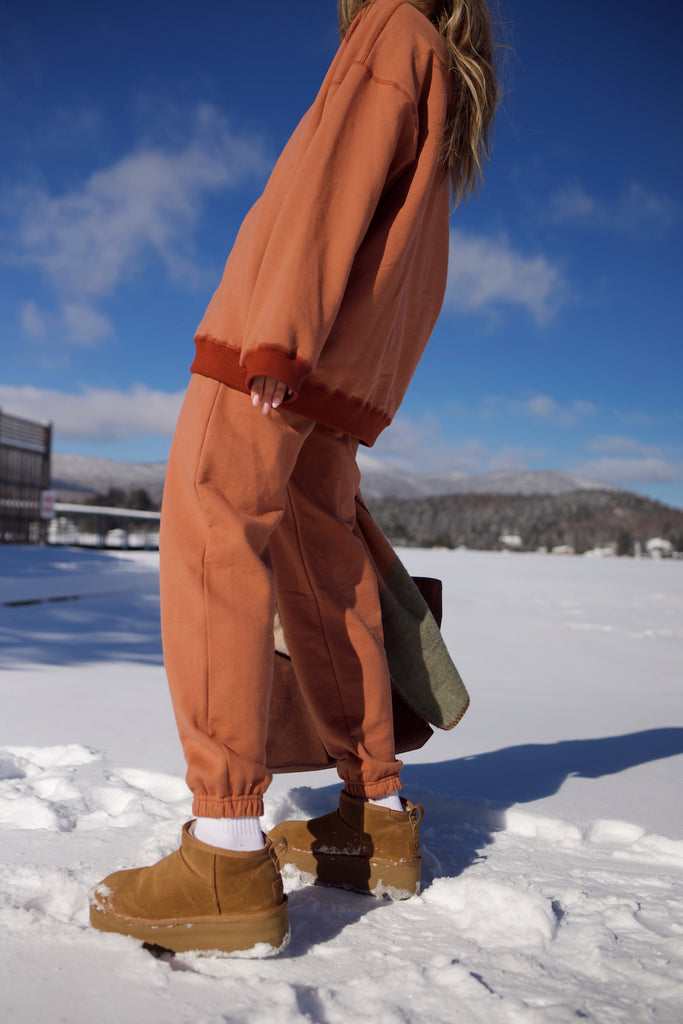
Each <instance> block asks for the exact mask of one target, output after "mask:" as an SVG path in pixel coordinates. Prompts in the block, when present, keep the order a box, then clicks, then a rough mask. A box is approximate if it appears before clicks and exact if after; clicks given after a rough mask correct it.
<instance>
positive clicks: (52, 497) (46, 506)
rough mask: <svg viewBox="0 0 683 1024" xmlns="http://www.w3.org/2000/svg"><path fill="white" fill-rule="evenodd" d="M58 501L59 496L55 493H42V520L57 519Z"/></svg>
mask: <svg viewBox="0 0 683 1024" xmlns="http://www.w3.org/2000/svg"><path fill="white" fill-rule="evenodd" d="M56 500H57V494H56V492H55V491H41V492H40V518H41V519H54V517H55V502H56Z"/></svg>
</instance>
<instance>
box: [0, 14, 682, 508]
mask: <svg viewBox="0 0 683 1024" xmlns="http://www.w3.org/2000/svg"><path fill="white" fill-rule="evenodd" d="M502 20H503V23H504V38H505V40H506V41H507V43H508V44H509V45H510V48H511V49H510V51H509V56H508V60H507V69H506V72H505V88H506V98H505V102H504V104H503V107H502V109H501V111H500V114H499V117H498V121H497V128H496V138H495V147H494V153H493V160H492V162H491V164H490V165H489V167H488V169H487V175H486V181H485V185H484V188H483V189H482V192H481V196H480V197H479V198H478V199H476V200H473V201H470V202H469V203H468V204H467V205H466V206H462V207H460V208H459V209H458V210H456V211H455V213H454V215H453V218H452V244H451V264H450V276H449V287H448V293H447V297H446V302H445V305H444V310H443V313H442V316H441V318H440V320H439V323H438V325H437V327H436V329H435V332H434V335H433V337H432V340H431V342H430V345H429V347H428V350H427V353H426V355H425V357H424V359H423V361H422V363H421V365H420V367H419V369H418V372H417V375H416V377H415V379H414V381H413V385H412V388H411V390H410V392H409V394H408V396H407V398H406V401H405V403H404V405H403V408H402V410H401V412H400V413H399V416H398V417H397V419H396V421H395V422H394V424H393V425H392V427H391V428H390V429H389V430H388V431H386V432H385V433H384V434H383V435H382V437H381V438H380V440H379V441H378V443H377V444H376V446H375V448H374V449H373V450H372V454H373V455H376V456H377V457H378V458H381V459H384V460H385V461H388V462H391V463H392V464H394V465H396V466H399V467H401V468H404V469H409V470H430V471H431V470H439V469H462V470H466V471H468V472H487V471H489V470H494V469H508V468H522V467H525V468H531V469H536V468H539V469H540V468H550V469H559V470H566V471H572V472H579V473H582V474H584V475H589V476H593V477H596V478H597V479H601V480H603V481H605V482H606V483H609V484H615V485H619V486H623V487H627V488H629V489H632V490H637V491H639V492H642V493H644V494H647V495H649V496H651V497H654V498H657V499H659V500H662V501H665V502H667V503H669V504H673V505H676V506H683V403H682V402H681V392H682V386H681V382H682V381H683V355H682V348H683V346H681V343H680V338H681V328H680V313H679V306H680V296H681V290H682V289H681V270H682V261H681V242H680V239H681V227H682V220H683V216H682V215H683V195H682V192H683V189H682V185H681V180H682V175H681V165H682V163H683V159H682V158H683V143H682V140H681V129H680V125H681V113H682V111H681V97H683V71H682V70H681V62H680V53H679V48H680V40H681V38H683V8H682V7H681V5H680V4H678V3H677V2H675V0H651V2H650V3H649V4H648V5H647V7H646V8H643V7H642V5H640V4H638V5H636V4H635V3H631V2H620V3H617V2H615V0H592V2H590V3H589V2H587V0H575V2H574V3H573V4H565V5H562V4H548V3H547V2H541V0H508V2H507V4H506V6H505V7H504V8H503V12H502ZM336 46H337V34H336V5H335V3H334V0H291V2H290V3H289V4H272V5H267V6H266V7H264V5H262V4H250V3H231V2H227V0H224V2H222V3H215V2H214V3H209V2H203V0H196V2H193V3H189V2H179V0H168V2H166V3H163V4H162V3H158V2H151V0H137V2H135V3H132V2H130V0H117V2H116V3H114V2H110V0H102V2H100V3H98V4H93V3H92V2H81V0H78V2H69V0H66V2H64V3H61V4H53V3H50V4H48V3H43V2H35V0H25V2H24V3H22V4H17V3H7V2H4V3H3V2H1V0H0V109H2V111H3V116H2V122H1V125H2V126H1V128H0V132H1V135H0V323H1V324H2V327H1V328H0V345H1V347H2V372H1V373H0V406H1V407H2V408H3V409H4V410H5V411H7V412H11V413H15V414H17V415H25V416H29V417H45V418H48V419H51V420H52V421H53V422H54V432H55V433H54V437H55V449H56V450H58V451H66V452H74V453H81V454H87V455H97V456H101V457H105V458H117V459H126V460H130V461H151V460H157V459H163V458H165V457H166V453H167V450H168V445H169V442H170V436H171V433H172V430H173V426H174V423H175V419H176V416H177V412H178V408H179V404H180V401H181V398H182V394H183V392H184V389H185V387H186V384H187V380H188V367H189V364H190V362H191V359H192V355H193V344H192V337H193V334H194V330H195V328H196V325H197V324H198V322H199V320H200V319H201V316H202V313H203V311H204V308H205V306H206V304H207V302H208V299H209V298H210V296H211V293H212V291H213V289H214V287H215V286H216V284H217V283H218V280H219V278H220V274H221V271H222V267H223V264H224V261H225V258H226V256H227V254H228V252H229V249H230V246H231V243H232V241H233V239H234V237H235V233H236V231H237V229H238V227H239V224H240V222H241V220H242V218H243V216H244V214H245V213H246V211H247V210H248V208H249V206H250V205H251V203H252V202H253V201H254V200H255V199H256V198H257V196H258V195H259V193H260V191H261V190H262V188H263V185H264V183H265V181H266V179H267V175H268V172H269V169H270V168H271V167H272V164H273V162H274V160H275V158H276V157H277V154H278V152H279V150H280V148H281V147H282V145H283V144H284V142H285V141H286V139H287V137H288V135H289V133H290V132H291V131H292V129H293V128H294V127H295V125H296V123H297V121H298V120H299V118H300V117H301V115H302V114H303V113H304V111H305V110H306V108H307V107H308V106H309V104H310V103H311V102H312V99H313V97H314V95H315V92H316V90H317V88H318V86H319V84H320V81H321V79H322V77H323V75H324V73H325V70H326V68H327V65H328V64H329V61H330V60H331V58H332V55H333V53H334V51H335V48H336Z"/></svg>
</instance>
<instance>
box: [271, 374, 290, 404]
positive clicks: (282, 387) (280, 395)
mask: <svg viewBox="0 0 683 1024" xmlns="http://www.w3.org/2000/svg"><path fill="white" fill-rule="evenodd" d="M286 395H287V385H286V384H283V383H282V381H281V380H279V381H277V385H276V388H275V391H274V392H273V400H272V402H271V405H272V407H273V409H277V407H278V406H279V405H282V403H283V402H284V400H285V397H286Z"/></svg>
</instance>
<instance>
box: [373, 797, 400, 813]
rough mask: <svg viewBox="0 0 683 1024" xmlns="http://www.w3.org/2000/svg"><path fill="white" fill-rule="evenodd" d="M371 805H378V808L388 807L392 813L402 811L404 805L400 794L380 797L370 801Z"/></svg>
mask: <svg viewBox="0 0 683 1024" xmlns="http://www.w3.org/2000/svg"><path fill="white" fill-rule="evenodd" d="M368 803H370V804H377V806H378V807H388V808H389V810H390V811H402V810H403V804H402V803H401V798H400V796H399V795H398V793H390V794H389V796H379V797H377V799H376V800H368Z"/></svg>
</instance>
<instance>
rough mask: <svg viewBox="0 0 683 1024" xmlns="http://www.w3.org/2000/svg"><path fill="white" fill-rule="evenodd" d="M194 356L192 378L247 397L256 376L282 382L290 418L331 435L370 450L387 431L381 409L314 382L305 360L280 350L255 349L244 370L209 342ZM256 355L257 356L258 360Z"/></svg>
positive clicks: (228, 351) (224, 348)
mask: <svg viewBox="0 0 683 1024" xmlns="http://www.w3.org/2000/svg"><path fill="white" fill-rule="evenodd" d="M195 347H196V355H195V358H194V362H193V363H192V366H191V367H190V370H191V372H192V373H199V374H201V375H202V376H203V377H210V378H212V380H218V381H220V382H221V383H222V384H227V385H228V387H231V388H235V389H236V390H237V391H243V392H244V393H245V394H249V381H250V380H252V379H253V377H254V376H257V375H258V374H264V375H265V376H269V377H275V378H276V379H277V380H282V382H283V383H284V384H286V385H287V387H288V388H289V389H290V390H291V391H292V392H293V395H292V397H291V398H288V399H287V400H286V402H285V405H286V407H287V408H288V409H291V411H292V412H296V413H298V414H299V415H300V416H306V417H307V418H308V419H311V420H315V422H316V423H320V424H321V425H322V426H324V427H329V428H330V430H341V431H343V432H344V433H345V434H348V435H349V436H350V437H355V438H357V439H358V440H359V441H360V442H361V443H362V444H364V445H367V446H368V447H370V446H372V445H373V444H374V443H375V441H376V440H377V438H378V437H379V435H380V433H381V432H382V431H383V430H384V429H385V428H386V427H388V426H389V424H390V423H391V417H390V416H389V415H388V413H386V412H384V411H383V410H381V409H376V408H375V407H374V406H372V405H368V404H367V403H366V402H363V401H362V399H360V398H356V397H355V396H354V395H347V394H345V393H344V392H342V391H336V390H335V389H334V388H331V387H329V386H328V385H326V384H323V383H322V381H319V380H316V378H315V376H314V375H309V376H306V375H305V374H306V373H310V368H309V367H308V364H307V363H305V362H304V361H303V360H299V359H296V358H292V357H290V356H284V355H283V351H284V350H281V349H276V348H263V349H256V350H255V351H254V353H253V354H252V353H250V354H249V355H248V356H247V359H246V362H247V364H248V366H247V367H245V366H242V365H241V364H240V359H241V353H240V351H239V350H238V349H235V348H231V347H230V346H229V345H226V344H224V343H223V342H220V341H216V340H214V339H213V338H195ZM257 353H258V355H257ZM288 378H289V379H288Z"/></svg>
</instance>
